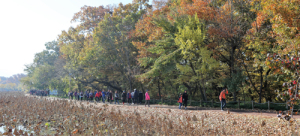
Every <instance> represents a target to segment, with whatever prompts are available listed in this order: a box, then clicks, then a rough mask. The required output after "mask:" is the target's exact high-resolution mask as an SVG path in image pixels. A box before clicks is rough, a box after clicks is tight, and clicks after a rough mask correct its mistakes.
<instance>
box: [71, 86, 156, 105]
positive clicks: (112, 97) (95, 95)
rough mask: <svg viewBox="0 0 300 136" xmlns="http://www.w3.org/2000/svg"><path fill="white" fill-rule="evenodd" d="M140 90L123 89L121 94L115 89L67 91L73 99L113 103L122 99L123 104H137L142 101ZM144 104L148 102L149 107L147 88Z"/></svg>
mask: <svg viewBox="0 0 300 136" xmlns="http://www.w3.org/2000/svg"><path fill="white" fill-rule="evenodd" d="M140 94H142V93H141V92H139V91H137V90H136V89H134V91H132V92H130V91H128V92H127V93H126V92H125V91H123V93H122V94H121V96H119V94H118V92H117V91H115V93H113V92H112V91H111V90H108V91H105V90H100V91H98V90H96V91H94V92H93V91H88V90H86V91H85V93H83V92H82V91H81V92H77V91H74V92H73V91H70V92H69V93H68V96H69V99H71V100H73V98H74V99H75V100H81V101H82V100H86V101H93V100H95V101H96V102H101V101H102V102H103V103H105V101H106V100H107V102H109V103H110V104H111V103H112V102H113V101H114V103H115V104H116V103H118V104H120V102H119V101H120V100H122V103H123V105H124V103H125V102H126V101H127V102H128V104H129V105H131V104H138V103H141V102H142V99H141V97H142V96H141V95H140ZM146 104H148V106H149V107H150V96H149V93H148V90H147V91H146V93H145V106H146Z"/></svg>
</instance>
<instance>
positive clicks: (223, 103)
mask: <svg viewBox="0 0 300 136" xmlns="http://www.w3.org/2000/svg"><path fill="white" fill-rule="evenodd" d="M226 94H228V90H227V88H224V89H222V91H221V93H220V96H219V99H220V102H221V110H222V111H223V110H224V107H225V106H226V96H225V95H226ZM188 98H189V97H188V94H187V93H186V91H184V93H183V94H181V93H180V96H179V99H178V103H179V109H181V106H184V107H185V109H186V106H187V102H188Z"/></svg>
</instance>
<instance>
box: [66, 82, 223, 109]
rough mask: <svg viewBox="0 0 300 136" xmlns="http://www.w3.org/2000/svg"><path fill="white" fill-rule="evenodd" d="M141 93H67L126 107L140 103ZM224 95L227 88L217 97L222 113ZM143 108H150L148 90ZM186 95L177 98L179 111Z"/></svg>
mask: <svg viewBox="0 0 300 136" xmlns="http://www.w3.org/2000/svg"><path fill="white" fill-rule="evenodd" d="M140 94H142V93H141V92H139V91H137V90H136V89H134V91H132V92H130V91H128V92H127V93H126V92H125V91H123V93H122V94H121V97H120V96H119V94H118V92H117V91H115V93H114V94H113V92H112V91H111V90H108V91H106V92H105V90H100V91H97V90H96V91H95V92H92V91H87V90H86V91H85V93H83V92H82V91H81V92H77V91H75V92H72V91H70V92H69V93H68V95H69V98H70V99H73V97H75V99H77V100H81V101H82V100H83V98H84V99H85V100H87V101H93V100H95V101H97V102H99V101H101V100H102V102H103V103H105V101H106V100H107V102H109V103H110V104H111V103H112V102H113V101H114V103H115V104H116V103H118V104H120V103H119V100H122V103H123V105H124V103H125V102H126V101H127V103H128V105H131V104H138V103H141V102H142V99H141V97H140V96H141V95H140ZM225 94H228V90H227V88H224V89H223V90H222V91H221V93H220V96H219V99H220V101H221V110H222V111H223V109H224V107H225V106H226V100H225ZM144 98H145V107H146V105H148V107H150V95H149V93H148V90H147V91H146V93H145V97H144ZM188 98H189V97H188V94H187V91H184V93H183V94H181V93H180V95H179V98H178V103H179V109H181V106H184V107H185V109H187V102H188Z"/></svg>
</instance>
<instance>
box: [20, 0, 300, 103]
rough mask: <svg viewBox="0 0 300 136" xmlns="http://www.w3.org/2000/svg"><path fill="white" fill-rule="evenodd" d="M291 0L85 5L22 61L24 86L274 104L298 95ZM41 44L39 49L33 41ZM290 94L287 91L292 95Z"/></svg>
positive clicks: (297, 27) (298, 21) (299, 42)
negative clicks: (67, 25)
mask: <svg viewBox="0 0 300 136" xmlns="http://www.w3.org/2000/svg"><path fill="white" fill-rule="evenodd" d="M299 5H300V1H299V0H235V1H233V0H153V1H152V3H150V2H149V1H148V0H134V1H133V2H132V3H129V4H126V5H124V4H122V3H120V4H119V5H117V6H104V5H101V6H98V7H91V6H83V7H82V8H81V9H80V10H79V11H78V12H77V13H75V14H74V16H73V19H72V20H71V22H74V23H78V25H77V26H76V27H70V28H69V29H68V30H63V31H62V32H61V33H59V34H58V37H57V39H55V40H53V41H49V42H47V43H46V44H45V45H44V46H45V47H46V49H45V50H44V51H42V52H39V53H37V54H35V58H34V60H33V63H32V64H29V65H26V69H25V71H26V74H27V76H26V77H23V78H22V79H21V82H22V83H23V84H24V85H26V86H27V87H28V88H27V89H33V88H34V89H41V90H46V89H50V90H53V89H57V90H62V91H64V92H68V91H70V90H78V91H85V90H86V89H89V90H100V89H105V90H107V89H109V90H115V91H118V92H122V91H123V90H126V91H129V90H133V89H137V90H139V91H142V92H145V91H146V90H149V93H150V95H151V97H152V98H156V99H161V98H170V99H177V98H178V94H179V93H182V92H183V91H184V90H187V92H188V94H189V97H190V98H191V99H193V100H203V101H208V100H218V97H219V94H220V92H221V90H222V88H224V87H227V88H228V91H229V95H228V96H227V98H228V99H229V100H232V101H237V100H246V101H249V100H254V101H256V102H265V101H271V102H282V101H286V100H287V99H290V98H291V97H294V98H299V95H298V80H299V75H298V71H299V68H300V65H299V63H300V58H299V57H300V56H299V55H300V54H299V53H300V52H299V49H300V33H299V31H300V7H299ZM41 46H43V45H41ZM294 94H295V95H294Z"/></svg>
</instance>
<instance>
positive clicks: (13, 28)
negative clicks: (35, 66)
mask: <svg viewBox="0 0 300 136" xmlns="http://www.w3.org/2000/svg"><path fill="white" fill-rule="evenodd" d="M120 2H122V3H123V4H127V3H130V2H132V0H1V1H0V17H1V21H0V76H4V77H10V76H12V75H15V74H19V73H24V74H26V73H25V72H24V69H25V65H28V64H31V63H33V58H34V55H35V54H36V53H38V52H41V51H43V50H44V49H46V48H45V43H46V42H50V41H53V40H56V39H57V37H58V35H59V34H60V33H61V31H62V30H67V29H68V28H69V27H71V26H75V24H71V23H70V21H71V19H72V17H73V15H74V14H75V13H76V12H79V11H80V8H81V7H82V6H84V5H87V6H100V5H104V6H106V5H118V4H119V3H120Z"/></svg>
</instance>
